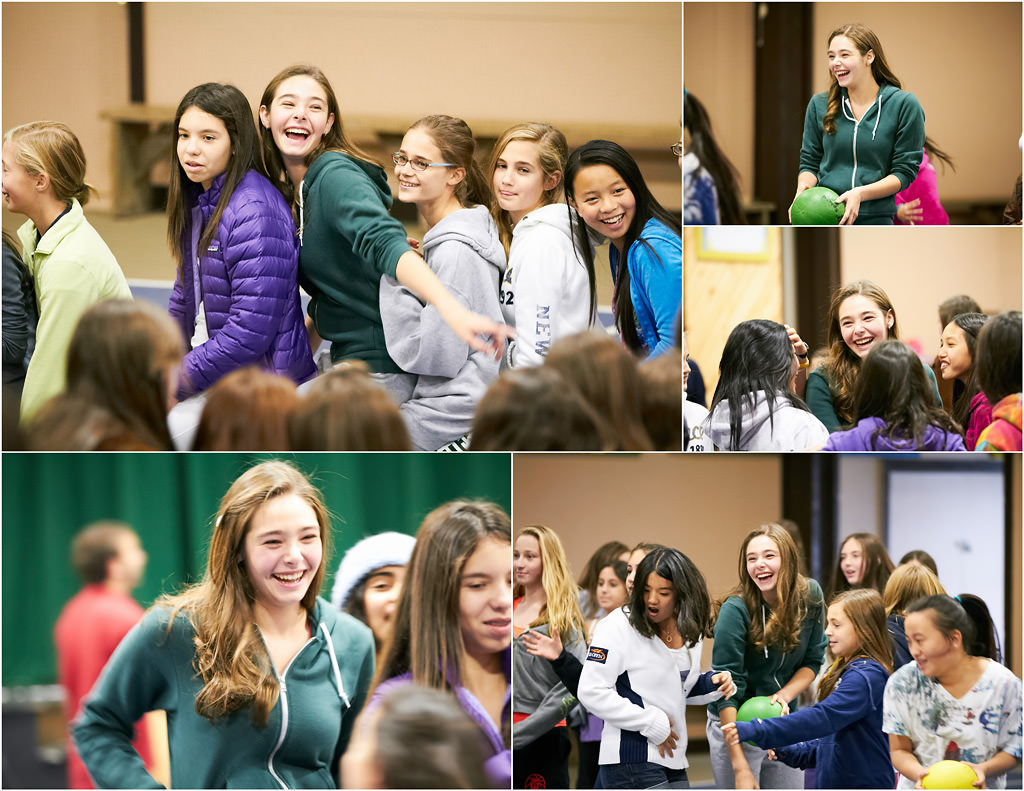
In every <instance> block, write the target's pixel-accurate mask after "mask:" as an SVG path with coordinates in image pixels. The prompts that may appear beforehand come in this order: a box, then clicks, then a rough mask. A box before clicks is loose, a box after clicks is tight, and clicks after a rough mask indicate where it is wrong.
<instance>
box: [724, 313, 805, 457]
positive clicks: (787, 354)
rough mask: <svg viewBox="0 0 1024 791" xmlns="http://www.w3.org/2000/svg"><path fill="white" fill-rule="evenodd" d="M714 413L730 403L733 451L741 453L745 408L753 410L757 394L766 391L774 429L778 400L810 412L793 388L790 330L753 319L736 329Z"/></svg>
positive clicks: (726, 354)
mask: <svg viewBox="0 0 1024 791" xmlns="http://www.w3.org/2000/svg"><path fill="white" fill-rule="evenodd" d="M718 370H719V373H720V376H719V379H718V385H717V386H716V387H715V395H714V397H713V398H712V399H711V407H710V410H709V411H711V412H714V411H715V407H716V406H718V405H719V404H720V403H721V402H723V401H728V402H729V450H740V438H741V436H742V434H743V409H742V407H743V405H744V404H747V405H749V406H750V409H751V410H753V408H754V405H755V401H756V397H755V396H756V394H757V392H758V391H759V390H763V391H764V395H765V399H766V400H767V405H768V421H769V425H770V426H771V427H772V429H773V430H774V427H775V417H774V415H775V401H776V400H777V399H779V398H782V399H784V400H786V401H788V402H789V403H790V404H791V405H792V406H794V407H796V408H797V409H802V410H803V411H805V412H810V411H811V410H810V409H809V408H808V406H807V404H805V403H804V402H803V401H802V400H800V398H798V397H797V395H796V394H795V393H794V392H793V391H792V390H791V389H790V387H789V384H790V381H791V380H792V378H793V343H792V342H791V341H790V339H789V334H788V333H787V332H786V328H785V327H783V326H782V325H781V324H778V323H777V322H774V321H768V320H767V319H750V320H749V321H743V322H740V323H739V324H737V325H736V326H735V327H733V330H732V332H730V333H729V338H728V339H727V340H726V342H725V348H724V349H723V350H722V361H721V362H720V363H719V365H718Z"/></svg>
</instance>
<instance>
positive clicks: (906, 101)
mask: <svg viewBox="0 0 1024 791" xmlns="http://www.w3.org/2000/svg"><path fill="white" fill-rule="evenodd" d="M828 67H829V89H828V91H825V92H822V93H817V94H815V95H814V96H813V97H812V98H811V101H810V103H809V104H808V105H807V113H806V115H805V117H804V135H803V142H802V144H801V146H800V175H799V177H798V178H797V189H796V194H797V195H799V194H800V193H801V192H803V191H804V190H805V189H808V188H810V187H814V186H822V187H828V188H829V189H832V190H834V191H835V192H837V193H839V198H838V202H840V203H845V204H846V211H845V212H844V213H843V217H842V219H841V220H840V224H841V225H852V224H853V223H855V222H856V223H858V224H865V225H867V224H870V225H892V223H893V216H894V215H895V214H896V201H895V198H894V197H893V196H894V195H895V194H896V193H897V192H899V191H900V190H903V189H906V188H907V187H908V186H910V184H911V183H912V182H913V181H914V179H916V178H917V173H918V169H919V167H920V165H921V157H922V154H923V151H924V141H925V134H924V111H923V110H922V109H921V105H920V103H919V102H918V101H917V99H916V98H915V97H914V95H913V94H911V93H907V92H906V91H903V90H900V89H901V88H902V85H901V83H900V81H899V78H898V77H896V75H895V74H893V73H892V70H891V69H890V68H889V64H888V63H887V62H886V60H885V54H884V53H883V52H882V44H881V42H880V41H879V40H878V37H877V36H876V35H875V34H874V33H873V32H872V31H871V30H870V29H869V28H867V27H866V26H864V25H861V24H856V23H855V24H850V25H843V26H842V27H839V28H836V29H835V30H833V31H832V32H831V33H830V34H829V36H828Z"/></svg>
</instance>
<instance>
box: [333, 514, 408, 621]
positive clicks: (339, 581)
mask: <svg viewBox="0 0 1024 791" xmlns="http://www.w3.org/2000/svg"><path fill="white" fill-rule="evenodd" d="M414 546H416V539H415V538H414V537H413V536H410V535H406V534H405V533H395V532H388V533H377V534H376V535H373V536H369V537H367V538H364V539H363V540H362V541H359V542H358V543H356V544H355V545H354V546H353V547H352V548H351V549H349V551H348V552H346V553H345V556H344V557H343V558H342V559H341V565H339V566H338V573H337V574H335V575H334V589H333V590H332V591H331V604H333V605H334V606H335V607H337V608H338V609H339V610H340V609H342V608H343V607H344V606H345V601H346V599H348V597H349V594H350V593H352V589H353V588H355V587H356V586H357V585H358V584H359V583H360V582H362V581H363V579H364V578H366V577H367V576H368V575H369V574H372V573H373V572H374V571H376V570H377V569H382V568H384V567H385V566H405V565H407V564H408V563H409V557H410V556H411V555H412V548H413V547H414Z"/></svg>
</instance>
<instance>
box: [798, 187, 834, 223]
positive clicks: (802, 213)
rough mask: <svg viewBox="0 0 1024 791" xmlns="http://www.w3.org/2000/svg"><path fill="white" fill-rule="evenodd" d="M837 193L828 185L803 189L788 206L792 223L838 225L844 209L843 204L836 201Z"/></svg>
mask: <svg viewBox="0 0 1024 791" xmlns="http://www.w3.org/2000/svg"><path fill="white" fill-rule="evenodd" d="M838 197H839V195H838V194H836V193H835V192H833V191H832V190H830V189H829V188H828V187H811V188H810V189H805V190H804V191H803V192H801V193H800V194H799V195H797V196H796V199H795V200H794V201H793V205H792V206H790V207H789V218H790V222H791V223H792V224H793V225H838V224H839V221H840V220H841V219H843V213H844V212H845V211H846V206H845V204H842V203H836V198H838Z"/></svg>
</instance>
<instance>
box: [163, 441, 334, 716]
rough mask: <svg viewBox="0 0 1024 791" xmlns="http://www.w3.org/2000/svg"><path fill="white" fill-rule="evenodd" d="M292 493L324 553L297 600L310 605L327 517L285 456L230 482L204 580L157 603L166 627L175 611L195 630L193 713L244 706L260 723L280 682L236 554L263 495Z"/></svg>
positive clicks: (224, 712) (326, 544) (326, 543)
mask: <svg viewBox="0 0 1024 791" xmlns="http://www.w3.org/2000/svg"><path fill="white" fill-rule="evenodd" d="M287 494H294V495H296V496H298V497H300V498H301V499H302V500H304V501H305V502H306V504H307V505H309V507H310V508H312V509H313V512H314V514H315V515H316V521H317V524H318V525H319V526H320V541H321V543H322V544H323V556H322V560H321V561H320V567H319V568H318V569H317V570H316V573H315V574H314V575H313V579H312V581H311V582H310V583H309V588H308V589H307V590H306V595H305V596H303V597H302V602H301V605H302V607H303V608H304V609H305V610H306V611H307V612H310V613H311V612H312V611H313V608H314V607H315V605H316V597H317V594H318V593H319V592H320V584H321V582H323V576H324V569H325V568H326V566H327V561H328V556H329V554H330V522H329V518H328V514H327V508H326V507H325V506H324V503H323V498H322V497H321V495H320V492H319V491H318V490H317V489H316V487H314V486H313V485H312V484H311V483H310V482H309V481H308V480H307V479H306V476H305V475H303V474H302V473H301V472H299V470H297V469H296V468H295V467H293V466H292V465H291V464H289V463H287V462H283V461H265V462H263V463H262V464H258V465H256V466H255V467H252V468H250V469H248V470H246V471H245V472H244V473H242V474H241V475H240V476H239V477H238V479H237V480H236V481H235V482H234V483H233V484H231V487H230V488H229V489H228V491H227V493H226V494H225V495H224V498H223V499H222V500H221V502H220V507H219V508H218V509H217V518H216V520H215V522H214V528H213V537H212V538H211V539H210V550H209V556H208V559H207V564H206V572H205V573H204V575H203V579H202V581H201V582H199V583H198V584H196V585H193V586H192V587H190V588H188V589H186V590H185V591H183V592H182V593H180V594H178V595H176V596H164V597H161V598H160V599H159V600H158V601H157V603H156V605H155V606H163V607H166V608H168V609H169V610H170V612H171V617H170V622H169V625H168V631H170V628H171V625H173V623H174V620H175V618H176V617H177V615H178V613H179V612H182V611H184V612H185V613H187V614H188V619H189V622H190V623H191V625H192V628H193V630H194V631H195V646H196V650H195V655H194V657H193V660H192V669H193V670H194V671H195V672H196V674H197V675H199V676H201V677H202V679H203V688H202V689H201V690H200V691H199V694H198V695H196V713H197V714H199V715H200V716H202V717H205V718H207V719H208V720H210V721H216V720H218V719H220V718H222V717H226V716H228V715H229V714H232V713H234V712H236V711H238V710H239V709H243V708H245V707H249V708H250V710H251V715H252V720H253V722H254V723H255V724H256V725H257V726H259V727H261V728H265V727H266V725H267V721H268V718H269V716H270V711H271V709H273V708H274V705H275V704H276V703H277V699H278V696H279V695H280V689H279V687H278V683H277V679H276V677H275V675H274V669H273V667H272V664H271V659H270V655H269V654H268V653H267V649H266V647H265V645H264V643H263V640H262V639H261V638H260V635H259V632H258V631H257V629H256V624H255V623H254V615H253V606H252V605H253V601H254V600H255V592H254V589H253V586H252V582H251V580H250V579H249V575H248V573H247V572H246V570H245V565H244V564H243V563H241V562H240V561H239V556H240V555H244V553H245V538H246V535H248V533H249V528H250V526H251V525H252V521H253V518H254V517H255V516H256V513H257V511H259V509H260V508H261V507H262V506H263V505H264V504H265V503H266V502H267V501H268V500H271V499H273V498H275V497H281V496H282V495H287Z"/></svg>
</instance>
